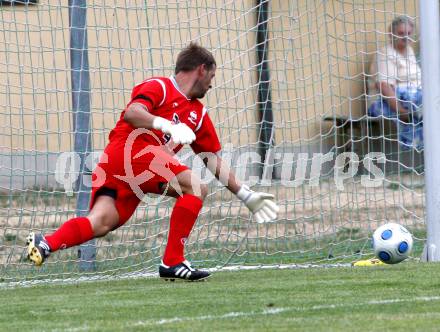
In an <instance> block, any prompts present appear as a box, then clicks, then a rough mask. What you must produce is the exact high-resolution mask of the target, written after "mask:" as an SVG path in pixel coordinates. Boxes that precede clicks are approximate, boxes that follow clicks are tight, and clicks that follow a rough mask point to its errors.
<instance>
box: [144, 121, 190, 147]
mask: <svg viewBox="0 0 440 332" xmlns="http://www.w3.org/2000/svg"><path fill="white" fill-rule="evenodd" d="M153 128H154V129H158V130H160V131H162V132H163V133H164V134H169V135H170V136H171V139H172V140H173V141H174V143H176V144H191V143H192V142H193V141H194V140H195V139H196V135H195V134H194V132H193V131H192V130H191V129H190V128H189V127H188V126H187V125H186V124H184V123H178V124H173V123H172V122H171V121H168V120H167V119H164V118H161V117H159V116H156V117H155V118H154V120H153Z"/></svg>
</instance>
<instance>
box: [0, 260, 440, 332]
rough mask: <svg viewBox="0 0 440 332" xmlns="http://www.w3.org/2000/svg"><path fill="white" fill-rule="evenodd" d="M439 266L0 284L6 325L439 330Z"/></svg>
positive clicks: (0, 317)
mask: <svg viewBox="0 0 440 332" xmlns="http://www.w3.org/2000/svg"><path fill="white" fill-rule="evenodd" d="M439 275H440V265H439V264H423V263H414V262H413V263H402V264H399V265H395V266H376V267H357V268H327V269H326V268H313V269H303V270H255V271H241V272H218V273H215V274H214V275H213V276H212V278H211V279H210V280H209V281H207V282H200V283H186V282H175V283H166V282H164V281H161V280H159V279H158V278H151V279H137V280H118V281H100V282H83V283H78V284H72V285H47V286H35V287H25V288H14V289H3V290H0V299H1V301H0V330H1V331H177V330H178V331H206V330H210V331H232V330H234V331H342V330H349V331H384V330H405V331H435V330H438V327H439V326H440V287H439V286H440V281H439Z"/></svg>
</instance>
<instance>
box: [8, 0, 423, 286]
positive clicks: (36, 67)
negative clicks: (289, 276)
mask: <svg viewBox="0 0 440 332" xmlns="http://www.w3.org/2000/svg"><path fill="white" fill-rule="evenodd" d="M71 9H72V8H71ZM85 12H86V13H87V20H86V22H87V29H86V31H87V38H86V39H85V40H86V41H87V44H88V47H87V49H86V50H82V49H81V48H80V49H75V48H72V47H71V40H70V38H71V29H70V25H72V23H71V21H72V20H69V6H68V5H67V4H65V2H62V1H52V0H40V1H35V3H34V2H32V1H28V0H23V1H12V0H11V1H1V2H0V30H1V33H0V77H1V80H0V107H1V112H0V214H1V215H0V223H1V227H0V264H1V265H0V278H1V280H2V281H4V282H23V281H25V280H27V281H33V280H40V279H42V280H55V279H72V278H73V279H76V278H80V277H101V276H124V275H127V274H130V273H154V272H156V270H157V265H158V263H159V262H160V259H161V255H162V253H163V250H164V247H165V244H166V239H167V230H168V222H169V217H170V213H171V209H172V207H173V204H174V200H173V199H171V198H165V197H154V196H148V197H146V199H145V200H144V201H143V202H142V203H141V204H140V205H139V207H138V209H137V211H136V213H135V215H133V217H132V218H131V219H130V220H129V221H128V222H127V223H126V224H125V225H124V226H122V227H120V228H119V229H117V230H115V231H113V232H111V233H110V234H108V235H107V236H105V237H103V238H100V239H97V240H96V242H95V245H96V253H95V255H96V258H95V259H94V264H93V269H83V268H81V264H79V263H78V262H79V258H78V250H79V247H75V248H70V249H66V250H61V251H58V252H56V253H54V254H52V255H51V257H50V258H49V259H48V261H47V263H45V264H44V266H43V267H41V268H36V267H34V266H32V265H31V264H30V263H29V262H27V260H26V253H25V240H26V236H27V234H28V233H29V232H30V231H31V230H32V231H35V232H42V233H46V234H47V233H51V232H53V231H54V230H55V229H56V228H58V227H59V226H60V225H61V224H62V223H63V222H65V221H67V220H68V219H70V218H72V217H75V216H76V214H77V213H78V211H77V201H78V197H79V196H80V195H81V193H79V191H80V190H81V191H82V192H83V193H82V194H84V193H85V194H87V192H88V190H89V189H90V188H87V186H86V185H83V186H81V187H78V179H80V178H83V179H87V176H88V175H87V174H88V173H89V172H90V169H91V168H93V161H94V162H96V160H97V158H96V156H99V153H100V152H102V150H103V149H104V147H105V145H106V143H107V142H108V134H109V132H110V130H111V129H112V128H113V127H114V125H115V123H116V121H117V120H118V118H119V116H120V113H121V111H122V110H123V109H124V107H125V105H126V103H127V102H128V100H129V96H130V92H131V89H132V87H133V86H134V85H135V84H137V83H139V82H141V81H143V80H144V79H145V78H148V77H151V76H170V75H171V74H172V73H173V69H174V61H175V59H176V56H177V54H178V52H179V51H180V50H181V49H182V48H183V47H185V46H186V45H188V43H189V42H190V41H196V42H198V43H200V44H201V45H203V46H205V47H207V48H208V49H210V50H211V51H212V52H213V54H214V56H215V58H216V60H217V64H218V67H217V73H216V77H215V81H214V87H213V89H212V90H211V91H210V92H209V93H208V95H207V97H206V98H205V99H204V100H203V102H204V104H205V105H207V106H208V108H209V114H210V117H211V118H212V119H213V122H214V123H215V126H216V129H217V131H218V135H219V137H220V140H221V143H222V145H223V157H224V158H225V159H226V160H229V161H230V163H231V165H232V168H233V169H234V170H235V171H236V173H237V175H238V177H239V178H240V179H242V180H243V181H244V182H246V183H248V184H250V185H251V186H252V187H253V188H254V189H258V190H261V191H265V192H270V193H273V194H274V195H275V197H276V201H277V202H278V204H279V205H280V208H281V211H280V213H279V218H278V219H277V221H276V222H274V223H269V224H257V223H255V222H253V221H252V220H251V218H250V214H249V212H248V210H247V209H246V207H244V206H243V205H242V204H241V203H240V201H238V200H237V199H236V198H235V197H234V196H233V195H231V194H230V193H229V192H228V191H227V190H226V189H225V188H223V187H222V186H220V185H218V183H217V182H216V181H214V180H212V177H210V176H209V174H207V173H206V172H205V171H204V170H203V167H202V166H201V165H202V163H201V162H200V160H198V159H197V158H194V157H193V155H192V153H191V151H190V150H188V149H184V150H183V151H182V153H181V154H180V158H181V159H182V160H183V161H184V162H185V163H187V164H188V165H190V166H191V167H192V168H193V169H194V170H195V171H196V172H197V173H198V174H199V175H200V176H201V177H202V179H203V180H204V181H206V182H209V189H210V192H209V195H208V197H207V199H206V201H205V204H204V207H203V210H202V212H201V215H200V217H199V218H198V221H197V223H196V225H195V228H194V229H193V231H192V233H191V236H190V238H189V239H188V243H187V246H186V252H187V258H188V259H189V260H191V261H192V262H193V263H194V264H195V265H197V266H203V267H212V268H214V267H237V268H239V267H244V266H266V265H276V266H279V265H282V264H296V265H297V266H310V265H311V264H313V265H314V264H318V265H319V264H335V263H350V262H352V261H354V260H356V259H359V258H362V257H370V256H371V254H372V251H371V244H370V235H371V233H372V230H374V229H375V228H376V227H377V226H378V225H380V224H383V223H385V222H398V223H400V224H402V225H405V226H407V227H408V228H409V229H411V230H412V232H413V233H414V235H415V238H416V245H415V251H414V252H413V256H417V255H418V254H419V251H420V246H421V243H422V242H423V240H424V236H425V235H424V231H423V230H424V182H423V163H422V161H423V158H422V151H423V149H422V148H421V149H415V148H412V147H408V146H405V145H404V144H402V142H401V137H400V134H399V132H398V126H397V125H396V122H395V121H389V120H384V119H383V118H378V119H371V118H370V117H369V116H368V115H367V108H368V106H369V104H370V103H371V97H374V93H372V92H371V91H369V88H368V87H369V83H371V80H372V79H373V78H374V74H375V73H371V72H370V64H371V61H374V59H376V58H377V52H378V50H380V49H381V48H382V47H384V46H385V45H386V44H387V42H388V41H389V40H390V32H389V26H390V24H391V22H392V21H393V19H394V18H395V17H396V16H398V15H408V16H409V17H411V18H413V20H414V28H415V34H414V35H413V36H412V37H411V38H413V39H414V41H415V43H414V49H415V54H416V56H417V54H418V34H417V32H418V14H417V1H416V0H395V1H388V0H382V1H370V0H364V1H338V0H330V1H306V0H300V1H281V0H271V1H260V3H259V2H258V1H250V0H244V1H232V0H212V1H211V0H210V1H201V0H195V1H145V2H139V1H128V0H126V1H122V0H121V1H120V0H114V1H89V2H88V4H87V6H86V11H85ZM80 30H81V29H80ZM80 30H78V31H80ZM74 51H81V52H82V53H81V54H83V55H84V54H87V56H88V66H89V71H88V74H89V76H90V94H89V95H88V93H87V91H85V93H86V95H88V96H89V97H90V103H89V105H90V122H89V125H90V129H89V130H86V132H85V134H86V136H84V137H88V135H87V133H90V138H91V141H90V151H89V152H91V153H92V152H93V154H91V156H89V157H87V156H86V159H87V160H88V168H86V169H85V171H84V172H79V173H76V171H75V170H77V168H74V167H73V166H72V165H74V163H73V162H72V160H73V159H72V153H73V152H74V150H75V147H74V146H75V137H77V138H78V132H79V129H78V127H77V126H76V123H75V121H77V120H74V119H78V118H77V116H78V112H79V113H81V112H82V110H81V109H80V110H79V111H78V110H77V111H74V110H73V109H74V104H75V100H73V98H75V97H72V93H73V95H74V96H76V97H78V91H73V90H74V88H73V87H72V76H73V75H75V74H78V72H77V69H75V68H73V65H72V63H71V55H72V52H74ZM86 51H87V52H86ZM81 59H82V60H81V61H85V58H81ZM82 65H84V63H80V68H85V67H81V66H82ZM75 71H76V72H75ZM81 77H84V76H81ZM82 83H84V82H82ZM80 86H81V85H80ZM79 92H84V91H79ZM75 93H77V94H76V95H75ZM78 98H79V97H78ZM81 98H82V97H81ZM81 101H84V99H81ZM81 101H80V102H81ZM86 101H87V99H86ZM77 102H78V101H77ZM83 115H84V114H83ZM81 134H84V132H82V133H81ZM371 164H372V165H371ZM370 166H371V167H370ZM374 166H376V168H374ZM372 170H376V173H374V174H373V172H372ZM377 170H379V172H377ZM86 182H87V181H84V183H85V184H87V183H86ZM86 197H87V196H86Z"/></svg>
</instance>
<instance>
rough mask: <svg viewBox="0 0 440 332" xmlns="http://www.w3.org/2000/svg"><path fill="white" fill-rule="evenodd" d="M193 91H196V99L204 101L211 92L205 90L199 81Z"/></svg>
mask: <svg viewBox="0 0 440 332" xmlns="http://www.w3.org/2000/svg"><path fill="white" fill-rule="evenodd" d="M193 89H194V91H195V92H194V95H193V96H194V98H196V99H202V98H203V97H205V95H206V92H208V90H209V89H205V88H204V87H203V84H202V82H200V81H197V82H196V83H194V86H193Z"/></svg>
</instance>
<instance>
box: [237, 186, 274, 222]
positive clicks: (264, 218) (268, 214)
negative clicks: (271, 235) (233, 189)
mask: <svg viewBox="0 0 440 332" xmlns="http://www.w3.org/2000/svg"><path fill="white" fill-rule="evenodd" d="M237 198H238V199H240V200H241V201H242V202H243V203H244V204H245V205H246V206H247V208H248V209H249V210H250V211H251V212H252V214H253V216H254V219H255V221H256V222H258V223H264V222H272V221H275V219H276V217H277V213H278V211H279V210H280V208H279V207H278V205H277V204H276V203H275V202H274V198H275V196H274V195H272V194H266V193H261V192H255V191H253V190H250V189H249V187H248V186H246V185H242V186H241V188H240V190H239V191H238V192H237Z"/></svg>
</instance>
